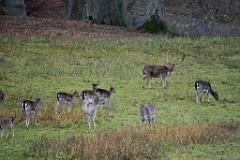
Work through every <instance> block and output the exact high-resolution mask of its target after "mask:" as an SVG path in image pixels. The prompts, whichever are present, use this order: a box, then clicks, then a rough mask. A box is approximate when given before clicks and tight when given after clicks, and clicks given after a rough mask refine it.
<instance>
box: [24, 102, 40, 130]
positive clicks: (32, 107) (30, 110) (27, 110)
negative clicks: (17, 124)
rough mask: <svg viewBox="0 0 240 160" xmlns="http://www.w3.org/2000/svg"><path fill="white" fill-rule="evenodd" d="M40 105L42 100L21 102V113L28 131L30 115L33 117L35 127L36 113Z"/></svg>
mask: <svg viewBox="0 0 240 160" xmlns="http://www.w3.org/2000/svg"><path fill="white" fill-rule="evenodd" d="M41 104H42V99H41V98H37V99H36V101H35V102H34V101H30V100H24V101H23V102H22V112H23V115H24V117H25V119H26V127H27V129H29V123H30V118H31V117H30V116H31V114H33V115H34V121H35V125H36V126H37V113H38V109H39V106H40V105H41Z"/></svg>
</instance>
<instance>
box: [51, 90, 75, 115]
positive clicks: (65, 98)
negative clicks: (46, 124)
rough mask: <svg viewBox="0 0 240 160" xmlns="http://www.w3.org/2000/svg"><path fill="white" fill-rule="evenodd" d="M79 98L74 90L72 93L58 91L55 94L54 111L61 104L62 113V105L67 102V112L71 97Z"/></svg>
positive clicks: (70, 106) (70, 105)
mask: <svg viewBox="0 0 240 160" xmlns="http://www.w3.org/2000/svg"><path fill="white" fill-rule="evenodd" d="M74 97H76V98H79V93H78V92H77V91H75V92H74V93H73V94H69V93H65V92H59V93H57V96H56V106H55V113H56V114H57V109H58V106H59V105H60V104H61V105H62V113H64V105H65V104H68V113H70V112H71V110H72V102H73V98H74Z"/></svg>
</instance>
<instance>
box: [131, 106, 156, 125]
mask: <svg viewBox="0 0 240 160" xmlns="http://www.w3.org/2000/svg"><path fill="white" fill-rule="evenodd" d="M135 104H136V105H137V106H138V107H139V108H140V118H141V120H142V125H143V124H144V122H145V121H146V120H148V122H149V125H150V128H151V129H153V127H154V123H155V112H156V107H155V106H154V105H152V104H151V103H147V104H145V105H143V104H140V103H139V102H135Z"/></svg>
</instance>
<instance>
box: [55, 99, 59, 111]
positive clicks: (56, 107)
mask: <svg viewBox="0 0 240 160" xmlns="http://www.w3.org/2000/svg"><path fill="white" fill-rule="evenodd" d="M59 103H60V102H59V101H57V102H56V106H55V113H56V114H57V109H58V105H59Z"/></svg>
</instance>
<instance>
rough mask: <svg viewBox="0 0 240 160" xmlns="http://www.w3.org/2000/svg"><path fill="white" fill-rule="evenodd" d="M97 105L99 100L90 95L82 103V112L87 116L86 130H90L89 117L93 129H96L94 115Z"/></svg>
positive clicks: (95, 96)
mask: <svg viewBox="0 0 240 160" xmlns="http://www.w3.org/2000/svg"><path fill="white" fill-rule="evenodd" d="M98 104H99V99H98V96H97V95H94V94H92V95H91V96H90V97H85V98H84V99H83V101H82V111H83V113H84V114H85V116H87V119H88V129H89V130H91V117H92V121H93V125H94V128H96V122H95V120H96V114H97V108H98Z"/></svg>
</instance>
